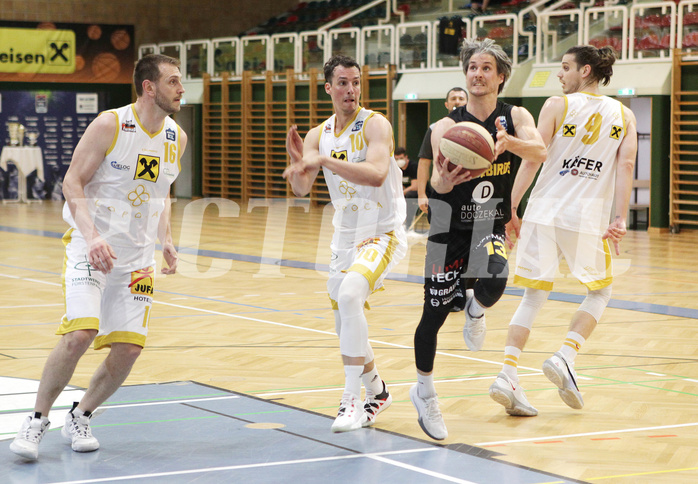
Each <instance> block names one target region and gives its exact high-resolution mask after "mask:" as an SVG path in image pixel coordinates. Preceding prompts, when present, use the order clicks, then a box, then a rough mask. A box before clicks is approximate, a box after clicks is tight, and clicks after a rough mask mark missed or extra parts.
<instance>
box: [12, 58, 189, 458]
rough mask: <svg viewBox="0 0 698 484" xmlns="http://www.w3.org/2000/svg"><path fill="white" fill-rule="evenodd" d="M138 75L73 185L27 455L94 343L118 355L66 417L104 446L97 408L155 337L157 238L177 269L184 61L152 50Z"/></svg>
mask: <svg viewBox="0 0 698 484" xmlns="http://www.w3.org/2000/svg"><path fill="white" fill-rule="evenodd" d="M133 79H134V84H135V88H136V94H137V96H138V99H137V100H136V102H135V103H134V104H130V105H128V106H123V107H121V108H118V109H115V110H111V111H106V112H104V113H102V114H100V115H99V116H98V117H97V118H96V119H95V120H94V121H93V122H92V123H90V125H89V126H88V128H87V130H86V131H85V134H84V135H83V136H82V138H81V139H80V142H79V143H78V145H77V147H76V148H75V152H74V153H73V159H72V161H71V164H70V168H69V169H68V172H67V173H66V175H65V179H64V182H63V194H64V195H65V199H66V203H65V207H64V209H63V218H64V219H65V220H66V222H67V223H68V224H69V225H70V229H69V230H68V231H67V232H66V234H65V235H64V236H63V243H64V245H65V251H66V254H65V262H64V268H65V269H64V274H63V288H64V295H65V308H66V314H65V315H64V316H63V320H62V322H61V324H60V326H59V328H58V331H57V334H59V335H62V336H61V339H60V341H59V342H58V344H57V345H56V347H55V348H54V349H53V351H52V352H51V354H50V355H49V357H48V360H47V361H46V365H45V366H44V371H43V374H42V376H41V383H40V384H39V390H38V393H37V397H36V404H35V407H34V412H33V413H32V414H31V415H30V416H28V417H27V419H26V420H25V421H24V423H23V424H22V427H21V429H20V431H19V433H18V434H17V437H15V439H14V441H13V442H12V444H11V445H10V449H11V450H12V452H14V453H15V454H18V455H20V456H22V457H24V458H26V459H30V460H34V459H37V458H38V455H39V443H40V442H41V439H42V437H43V435H44V433H45V432H46V430H48V428H49V426H50V422H49V421H48V413H49V411H50V410H51V406H52V405H53V403H54V402H55V400H56V398H57V397H58V395H59V394H60V393H61V392H62V391H63V389H64V388H65V386H66V385H67V384H68V383H69V382H70V378H71V377H72V375H73V372H74V371H75V367H76V365H77V363H78V361H79V360H80V358H81V357H82V355H83V354H84V353H85V351H87V349H88V348H89V346H90V344H92V342H93V341H94V346H95V349H101V348H110V350H109V353H108V354H107V357H106V359H105V360H104V361H103V362H102V364H101V365H100V366H99V367H98V368H97V370H96V372H95V373H94V375H93V376H92V379H91V381H90V385H89V387H88V388H87V391H86V392H85V395H84V396H83V398H82V400H81V401H80V402H75V403H74V404H73V408H72V409H71V410H70V412H68V414H67V415H66V421H65V427H63V429H62V431H61V434H62V436H63V438H64V439H65V440H66V441H67V442H70V444H71V447H72V449H73V450H74V451H76V452H91V451H94V450H97V449H98V448H99V442H98V441H97V439H96V438H95V437H94V436H93V435H92V431H91V429H90V417H91V415H92V412H94V411H95V410H96V409H97V407H98V406H99V405H101V404H102V403H103V402H104V401H105V400H106V399H107V398H108V397H109V396H111V395H112V394H113V393H114V392H115V391H116V390H117V389H118V388H119V387H120V386H121V384H122V383H123V382H124V380H125V379H126V377H127V376H128V374H129V372H130V371H131V368H132V366H133V364H134V363H135V361H136V359H137V358H138V356H139V355H140V353H141V350H142V349H143V346H144V345H145V340H146V336H147V334H148V321H149V318H150V309H151V307H152V303H153V299H152V297H153V282H154V279H155V258H154V253H155V242H156V238H157V239H159V240H160V243H161V244H162V247H163V255H164V257H165V262H166V263H167V266H168V267H164V268H163V269H162V273H164V274H174V272H175V270H176V268H177V251H176V249H175V247H174V245H173V243H172V234H171V228H170V196H169V193H170V185H171V184H172V182H173V181H174V180H175V178H176V177H177V175H178V174H179V163H180V157H181V156H182V153H183V152H184V149H185V146H186V143H187V137H186V135H185V134H184V132H183V131H182V130H181V129H180V128H179V126H178V125H177V123H175V122H174V121H173V120H172V118H170V117H169V115H170V114H174V113H176V112H178V111H179V109H180V103H181V100H182V95H183V94H184V87H183V86H182V75H181V73H180V71H179V61H178V60H176V59H173V58H171V57H167V56H164V55H149V56H146V57H144V58H142V59H141V60H139V61H138V63H137V64H136V68H135V71H134V75H133Z"/></svg>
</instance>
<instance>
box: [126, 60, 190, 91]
mask: <svg viewBox="0 0 698 484" xmlns="http://www.w3.org/2000/svg"><path fill="white" fill-rule="evenodd" d="M160 64H171V65H173V66H175V67H177V68H179V66H180V62H179V59H175V58H174V57H170V56H167V55H163V54H148V55H146V56H144V57H142V58H141V59H140V60H139V61H138V62H137V63H136V68H135V69H134V70H133V86H134V87H135V88H136V95H137V96H138V97H140V96H142V95H143V81H145V80H146V79H147V80H149V81H152V82H158V80H159V79H160Z"/></svg>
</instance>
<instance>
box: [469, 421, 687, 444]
mask: <svg viewBox="0 0 698 484" xmlns="http://www.w3.org/2000/svg"><path fill="white" fill-rule="evenodd" d="M695 426H698V422H693V423H687V424H676V425H660V426H658V427H640V428H634V429H622V430H604V431H601V432H587V433H583V434H567V435H552V436H548V437H532V438H530V439H516V440H499V441H497V442H478V443H476V444H472V445H479V446H486V445H499V444H516V443H519V442H534V441H536V442H542V441H545V440H559V439H569V438H572V437H589V436H591V435H610V434H625V433H628V432H645V431H647V430H663V429H678V428H682V427H695Z"/></svg>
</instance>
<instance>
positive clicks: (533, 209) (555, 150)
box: [490, 46, 637, 416]
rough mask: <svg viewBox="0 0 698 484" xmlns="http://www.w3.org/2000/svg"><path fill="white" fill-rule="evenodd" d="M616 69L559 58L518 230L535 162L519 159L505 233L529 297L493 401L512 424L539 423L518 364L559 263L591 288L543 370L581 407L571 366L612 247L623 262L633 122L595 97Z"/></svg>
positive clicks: (598, 54) (607, 294)
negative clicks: (531, 419)
mask: <svg viewBox="0 0 698 484" xmlns="http://www.w3.org/2000/svg"><path fill="white" fill-rule="evenodd" d="M614 62H615V54H614V52H613V50H612V49H611V48H609V47H604V48H601V49H597V48H596V47H592V46H576V47H572V48H571V49H569V50H568V51H567V53H566V54H565V55H564V56H563V57H562V68H561V69H560V72H559V73H558V78H559V79H560V82H561V83H562V92H563V93H564V96H555V97H551V98H550V99H548V100H547V101H546V103H545V105H544V106H543V108H542V110H541V112H540V116H539V119H538V131H539V132H540V134H541V136H542V137H543V140H544V141H545V142H546V143H547V144H548V157H547V160H546V161H545V163H543V168H542V170H541V172H540V175H539V177H538V180H537V181H536V184H535V186H534V188H533V191H532V193H531V197H530V200H529V202H528V206H527V207H526V212H525V214H524V216H523V225H522V226H521V230H520V231H519V225H520V224H519V221H518V218H517V215H516V208H517V206H518V205H519V203H520V201H521V198H522V196H523V194H524V193H525V192H526V190H527V189H528V187H529V186H530V185H531V182H532V181H533V178H534V177H535V174H536V172H537V171H538V168H539V166H540V163H535V162H533V161H530V160H523V163H522V165H521V168H520V169H519V172H518V174H517V176H516V181H515V183H514V187H513V189H512V195H511V199H512V224H511V227H510V229H513V230H515V232H516V235H517V236H519V235H520V239H521V241H520V243H519V249H518V253H517V260H516V276H515V278H514V282H515V283H518V284H520V285H523V286H524V287H525V291H524V296H523V299H522V300H521V303H520V305H519V307H518V309H517V310H516V312H515V313H514V316H513V318H512V320H511V323H510V325H509V332H508V335H507V342H506V348H505V351H504V352H505V357H504V365H503V368H502V372H501V373H500V374H499V375H498V376H497V378H496V380H495V382H494V383H493V384H492V386H491V387H490V396H491V397H492V398H493V399H494V400H495V401H496V402H497V403H500V404H502V405H503V406H504V407H505V409H506V412H507V413H508V414H510V415H519V416H534V415H537V414H538V411H537V410H536V409H535V408H534V407H533V406H532V405H531V404H530V403H529V402H528V400H527V399H526V396H525V395H524V392H523V389H522V387H521V385H520V384H519V381H518V376H517V365H518V360H519V356H520V355H521V351H522V349H523V347H524V345H525V343H526V341H527V339H528V336H529V334H530V331H531V327H532V326H533V321H534V320H535V318H536V315H537V314H538V311H539V310H540V308H541V307H542V306H543V304H544V303H545V301H546V299H547V298H548V295H549V294H550V291H551V290H552V288H553V278H554V275H555V272H556V271H557V267H558V262H559V259H560V257H562V256H564V257H565V260H566V261H567V264H568V266H569V267H570V271H571V273H572V274H573V275H574V277H576V278H577V279H578V280H579V281H580V282H581V283H582V284H584V285H585V286H586V287H587V296H586V298H585V299H584V301H583V302H582V304H581V305H580V306H579V308H578V310H577V311H576V312H575V313H574V315H573V316H572V321H571V323H570V326H569V331H568V333H567V337H566V339H565V340H564V342H563V344H562V346H561V348H560V350H559V351H557V352H556V353H555V354H554V355H553V356H551V357H550V358H548V359H547V360H546V361H545V362H544V363H543V371H544V373H545V375H546V377H547V378H548V379H549V380H550V381H551V382H552V383H554V384H555V385H556V386H557V387H558V393H559V394H560V397H561V398H562V400H563V401H564V402H565V403H566V404H567V405H569V406H570V407H572V408H575V409H581V408H582V407H583V405H584V401H583V399H582V395H581V393H580V392H579V387H578V385H577V376H576V373H575V371H574V360H575V358H576V356H577V353H578V352H579V349H580V348H581V346H582V344H583V343H584V342H585V341H586V339H587V338H589V336H590V335H591V333H592V331H593V330H594V328H595V326H596V324H597V322H598V321H599V319H600V318H601V314H602V313H603V311H604V309H605V308H606V305H607V304H608V301H609V300H610V298H611V282H612V280H613V276H612V268H611V253H610V247H609V241H610V242H612V243H613V245H614V248H615V252H616V254H617V255H619V254H620V248H619V243H620V240H621V239H622V238H623V236H624V235H625V233H626V226H625V219H626V214H627V212H628V203H629V200H630V193H631V189H632V180H633V170H634V167H635V155H636V152H637V129H636V122H635V115H634V114H633V113H632V111H630V109H628V108H627V107H625V106H623V104H621V103H620V102H619V101H616V100H614V99H611V98H609V97H606V96H602V95H600V94H599V83H600V82H601V83H602V84H603V85H604V86H605V85H607V84H608V83H609V81H610V79H611V76H612V75H613V68H612V66H613V63H614ZM614 197H615V201H616V202H615V207H613V206H612V205H613V200H614ZM612 215H613V216H612ZM609 222H610V223H609Z"/></svg>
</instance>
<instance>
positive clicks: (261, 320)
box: [154, 300, 541, 374]
mask: <svg viewBox="0 0 698 484" xmlns="http://www.w3.org/2000/svg"><path fill="white" fill-rule="evenodd" d="M154 302H156V303H158V304H164V305H165V306H172V307H175V308H181V309H188V310H190V311H201V312H202V313H208V314H217V315H219V316H227V317H229V318H237V319H245V320H247V321H255V322H257V323H265V324H271V325H274V326H282V327H285V328H291V329H300V330H303V331H311V332H313V333H321V334H328V335H332V336H335V337H336V336H337V333H335V332H334V331H323V330H320V329H312V328H305V327H303V326H296V325H293V324H285V323H275V322H273V321H267V320H265V319H258V318H251V317H249V316H241V315H239V314H231V313H223V312H220V311H212V310H210V309H202V308H197V307H192V306H182V305H180V304H172V303H167V302H163V301H157V300H155V301H154ZM369 341H370V342H371V343H376V344H381V345H385V346H394V347H396V348H403V349H407V350H411V349H413V347H412V346H406V345H401V344H397V343H388V342H387V341H380V340H376V339H369ZM436 354H438V355H443V356H450V357H453V358H459V359H462V360H469V361H479V362H481V363H487V364H490V365H497V366H502V362H501V361H491V360H483V359H481V358H473V357H471V356H463V355H454V354H453V353H444V352H442V351H437V352H436ZM519 368H520V369H523V370H531V371H534V372H536V373H538V374H540V373H541V370H540V369H539V368H530V367H527V366H519Z"/></svg>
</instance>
